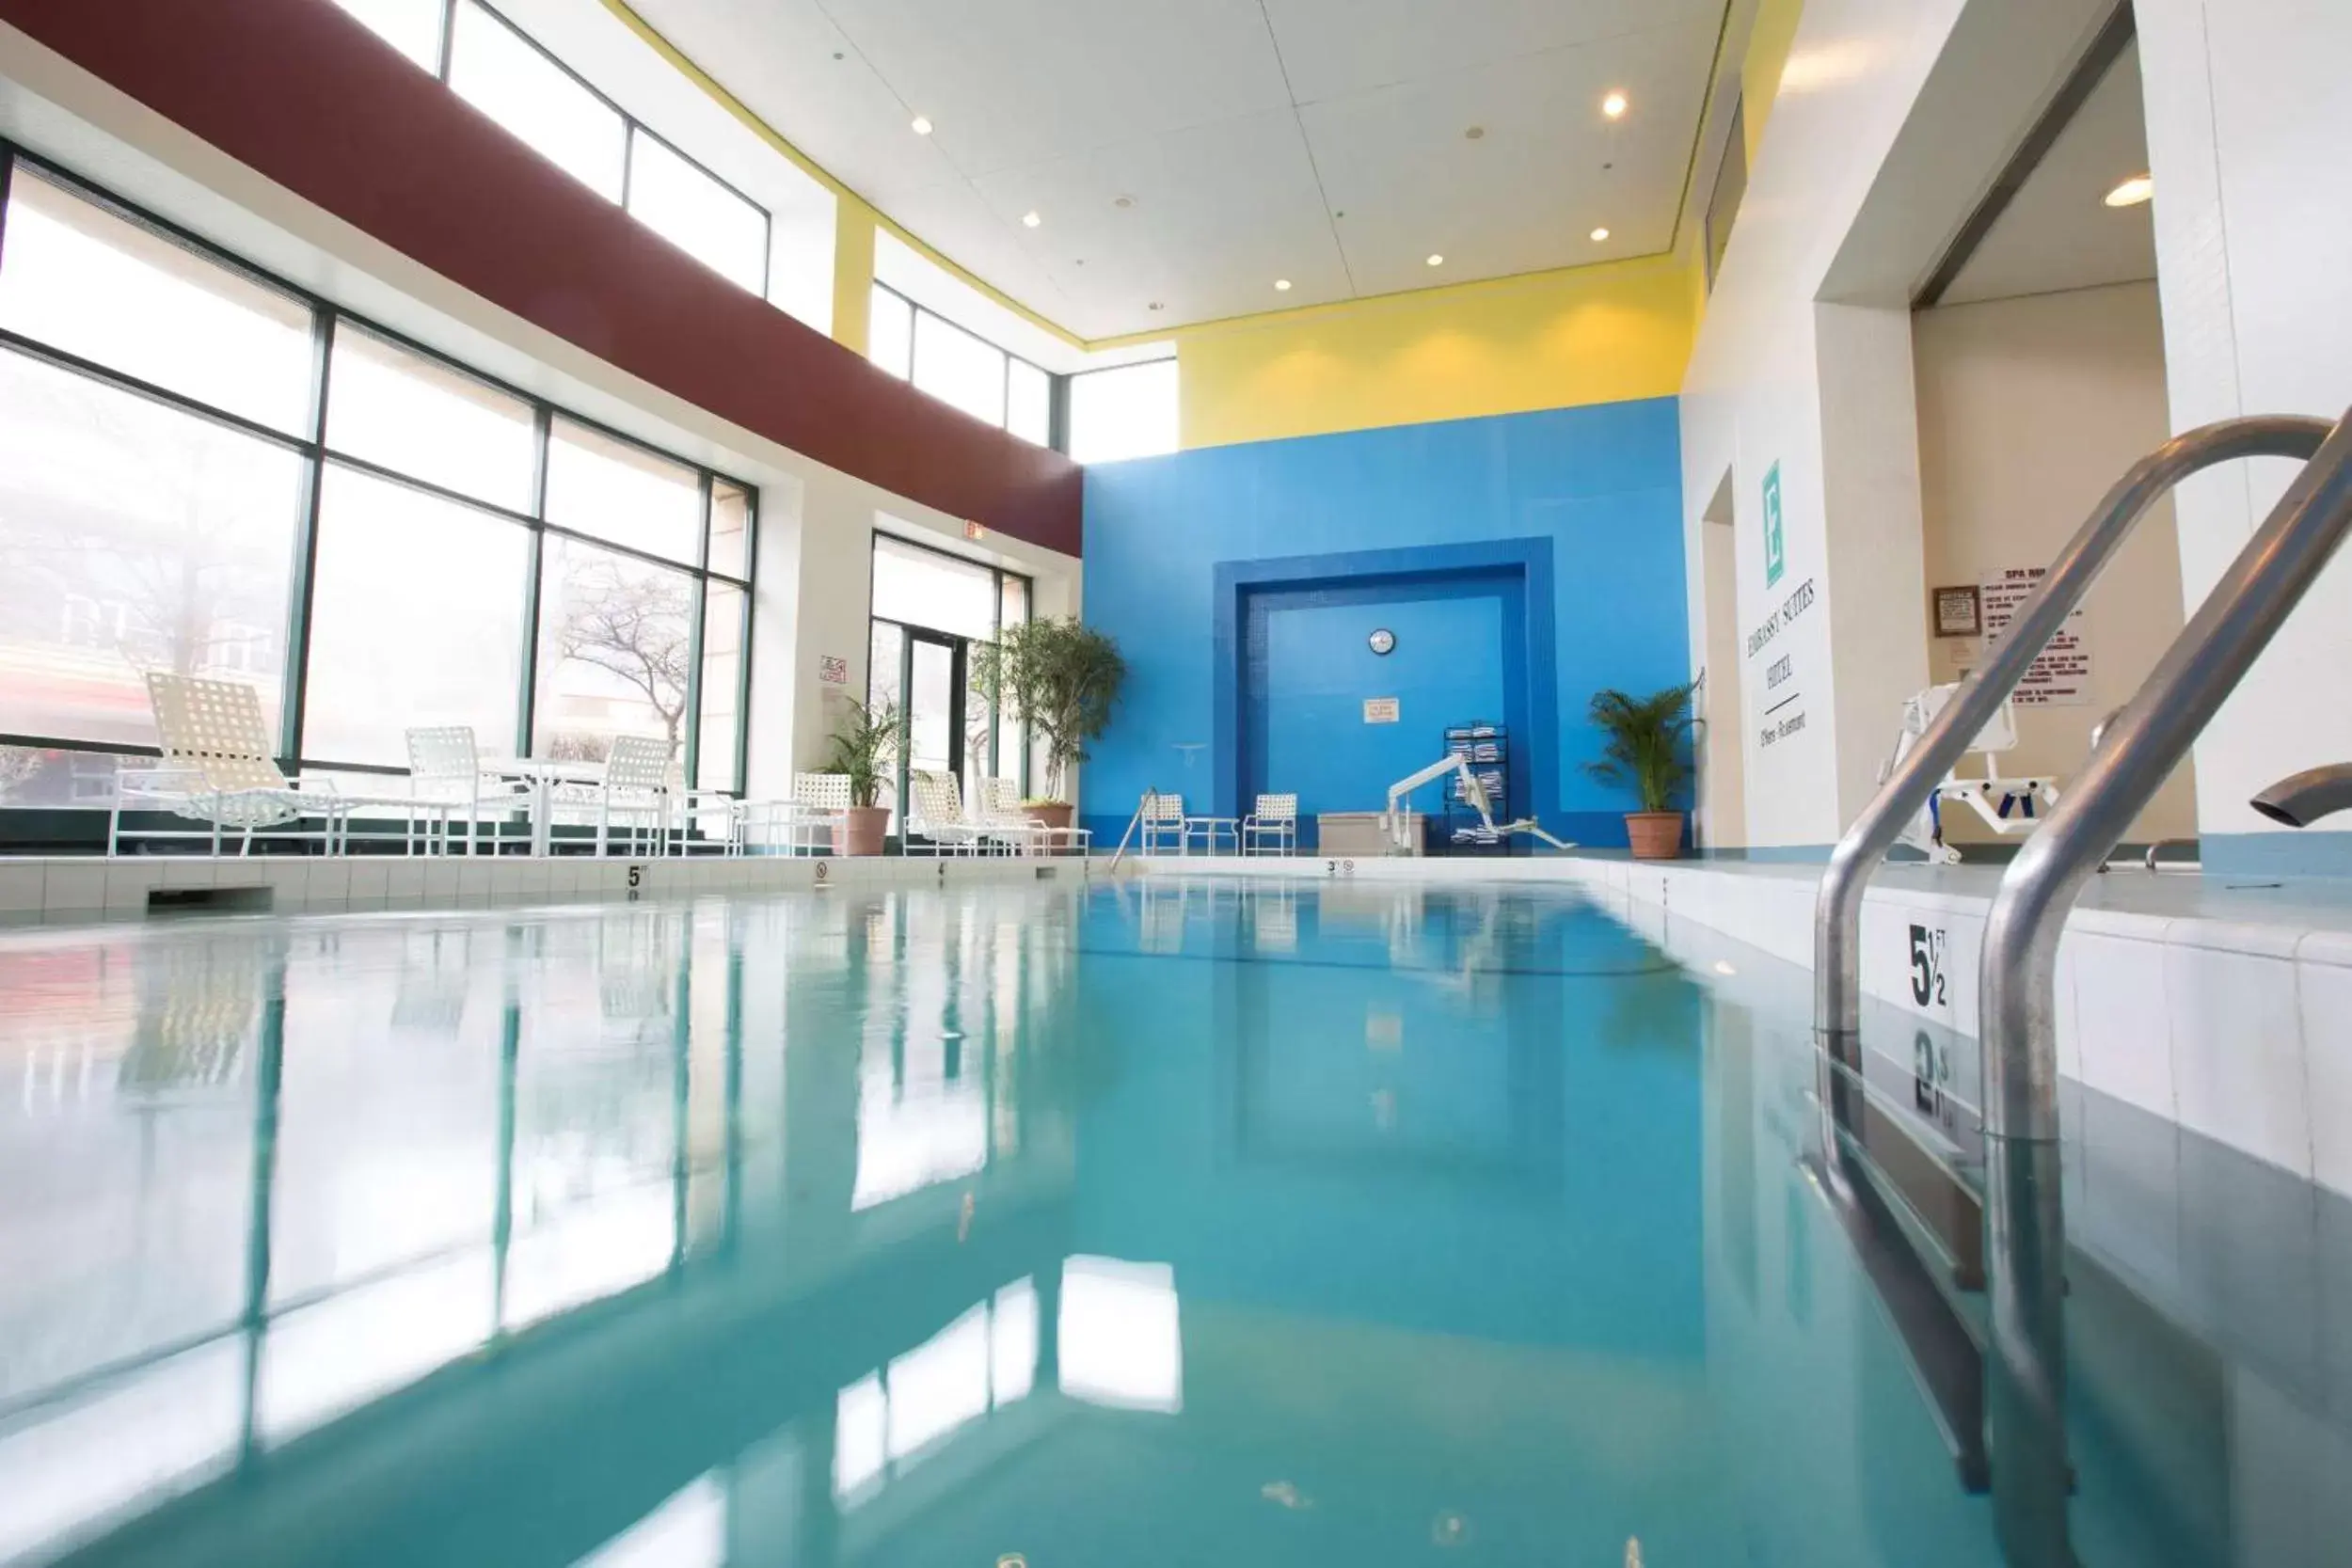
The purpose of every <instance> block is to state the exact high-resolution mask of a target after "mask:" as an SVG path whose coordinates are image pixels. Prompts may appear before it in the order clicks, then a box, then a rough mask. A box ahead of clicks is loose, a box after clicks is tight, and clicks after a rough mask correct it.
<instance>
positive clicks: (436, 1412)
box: [0, 879, 2343, 1568]
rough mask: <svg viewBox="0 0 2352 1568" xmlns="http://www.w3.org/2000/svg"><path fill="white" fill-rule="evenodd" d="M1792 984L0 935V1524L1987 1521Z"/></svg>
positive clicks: (1160, 962)
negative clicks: (1820, 1176) (1821, 1112)
mask: <svg viewBox="0 0 2352 1568" xmlns="http://www.w3.org/2000/svg"><path fill="white" fill-rule="evenodd" d="M1748 962H1749V960H1748V959H1747V958H1744V957H1740V958H1739V962H1738V964H1735V963H1734V962H1732V961H1731V960H1730V959H1721V960H1718V961H1717V965H1716V968H1717V969H1719V970H1720V971H1721V974H1711V973H1710V974H1709V980H1710V982H1715V981H1719V980H1721V979H1722V978H1723V976H1724V975H1729V974H1734V973H1736V972H1737V971H1739V970H1740V969H1742V968H1744V967H1745V966H1746V965H1747V964H1748ZM1754 962H1755V963H1756V964H1757V965H1765V964H1766V963H1767V962H1768V961H1767V960H1763V959H1760V958H1758V959H1756V960H1754ZM1755 978H1756V976H1755V974H1753V973H1751V974H1749V975H1748V976H1747V980H1745V981H1743V982H1742V983H1743V984H1744V983H1748V982H1750V981H1753V980H1755ZM1784 978H1785V976H1784ZM1769 1014H1770V1009H1763V1010H1761V1011H1759V1010H1758V1009H1757V1008H1756V1007H1755V1006H1750V1005H1749V1004H1747V1003H1744V1002H1741V1001H1740V1000H1736V999H1735V998H1734V997H1732V996H1731V995H1729V994H1726V990H1712V989H1709V987H1703V986H1701V985H1699V984H1696V983H1694V982H1693V980H1692V978H1691V977H1690V976H1689V975H1687V974H1685V972H1684V971H1683V970H1682V969H1680V968H1678V967H1677V965H1676V964H1675V963H1674V962H1672V961H1670V960H1669V959H1668V958H1667V957H1666V956H1665V955H1664V954H1663V953H1662V952H1661V950H1660V949H1659V948H1658V947H1657V946H1654V945H1652V944H1651V942H1647V941H1645V940H1644V939H1643V938H1641V937H1638V936H1636V935H1634V934H1633V933H1632V932H1631V931H1629V929H1627V928H1626V927H1623V926H1621V925H1619V924H1617V923H1616V922H1615V921H1613V920H1612V919H1610V918H1608V917H1607V916H1606V915H1604V914H1603V913H1601V912H1599V911H1597V910H1595V909H1594V908H1593V907H1591V906H1590V905H1588V904H1586V903H1584V902H1582V901H1581V900H1579V899H1578V898H1576V897H1573V896H1570V895H1549V894H1517V893H1511V894H1506V893H1502V892H1492V891H1489V892H1483V893H1482V892H1457V893H1446V892H1441V891H1436V890H1426V889H1423V890H1415V889H1397V888H1386V887H1375V886H1372V885H1369V884H1364V885H1345V884H1323V885H1316V884H1303V885H1296V886H1277V885H1270V884H1269V885H1258V886H1249V887H1245V886H1240V885H1236V884H1232V883H1227V884H1222V885H1219V884H1213V883H1205V882H1203V883H1191V884H1186V883H1181V882H1175V881H1171V880H1160V879H1152V880H1151V881H1149V882H1147V883H1145V884H1141V885H1136V884H1122V885H1120V886H1115V887H1114V886H1105V885H1102V884H1100V883H1098V884H1096V885H1095V886H1094V887H1092V888H1090V889H1085V888H1081V889H1073V888H1070V887H1068V886H1062V885H1056V884H1052V883H1040V884H1037V885H1036V886H1034V887H1031V886H1021V887H1003V888H990V889H980V890H974V891H970V892H952V891H936V892H934V891H924V892H908V893H882V892H874V893H857V892H851V891H849V890H843V889H835V890H833V891H829V892H823V893H818V894H811V895H795V896H788V897H777V898H772V899H739V900H728V901H699V902H694V903H691V904H689V903H679V904H637V905H625V906H604V907H593V908H580V909H569V910H541V911H485V910H478V911H465V912H461V913H447V914H410V915H346V916H326V917H313V918H300V919H274V918H269V917H247V918H234V919H201V920H188V921H183V922H157V923H151V924H149V925H147V926H144V927H108V928H87V929H82V930H70V929H33V930H20V931H18V932H15V933H12V934H8V935H6V936H0V1065H5V1068H6V1070H7V1073H8V1078H9V1080H10V1081H11V1082H10V1087H11V1090H12V1092H11V1094H10V1096H9V1100H8V1102H6V1103H5V1104H4V1105H0V1192H5V1194H6V1195H7V1196H6V1203H5V1208H0V1561H15V1560H30V1561H41V1560H50V1559H53V1558H56V1557H60V1556H63V1557H68V1558H70V1559H71V1560H73V1561H76V1562H86V1563H92V1564H101V1563H103V1564H110V1565H111V1564H133V1563H139V1564H146V1563H154V1564H165V1563H168V1564H173V1565H175V1568H176V1565H185V1564H223V1565H226V1564H236V1565H239V1568H253V1565H258V1564H270V1563H322V1564H324V1563H332V1564H337V1565H347V1568H360V1565H371V1564H380V1565H384V1568H393V1565H399V1568H413V1565H422V1564H432V1565H437V1568H438V1565H456V1564H475V1563H480V1564H496V1565H501V1568H509V1565H514V1568H522V1565H532V1564H548V1565H551V1568H560V1565H564V1564H569V1563H573V1562H576V1561H581V1560H588V1561H594V1562H597V1563H605V1564H611V1563H631V1564H677V1565H681V1568H708V1565H715V1564H720V1563H730V1564H740V1565H749V1564H776V1565H785V1564H789V1565H793V1568H814V1565H825V1564H843V1563H874V1564H890V1565H898V1564H907V1565H915V1568H927V1565H931V1564H937V1565H940V1568H948V1565H961V1564H977V1565H982V1568H985V1565H989V1564H1002V1563H1006V1562H1007V1561H1008V1560H1010V1559H1015V1558H1017V1559H1018V1560H1019V1561H1020V1562H1021V1563H1024V1564H1026V1565H1028V1568H1073V1565H1089V1568H1092V1565H1110V1564H1158V1563H1168V1564H1204V1563H1205V1564H1219V1565H1224V1568H1259V1565H1272V1564H1292V1563H1297V1564H1324V1563H1330V1564H1342V1563H1344V1564H1390V1563H1395V1564H1420V1563H1435V1564H1442V1563H1447V1562H1455V1561H1458V1562H1462V1563H1490V1564H1514V1565H1516V1564H1528V1565H1536V1564H1545V1565H1550V1564H1602V1565H1607V1568H1618V1565H1620V1564H1626V1563H1632V1562H1637V1561H1638V1562H1640V1563H1644V1564H1646V1565H1648V1568H1668V1565H1697V1564H1705V1565H1721V1564H1783V1563H1785V1564H1804V1565H1806V1568H1866V1565H1867V1568H1876V1565H1885V1568H1940V1565H1946V1564H1949V1565H1954V1568H1963V1565H1965V1568H1975V1565H1980V1564H1993V1563H1994V1562H1996V1561H1997V1560H1998V1558H1997V1553H1996V1552H1995V1551H1994V1547H1993V1545H1992V1544H1991V1519H1990V1511H1989V1508H1988V1505H1987V1504H1986V1503H1985V1502H1984V1501H1983V1500H1982V1499H1981V1498H1978V1497H1969V1496H1967V1495H1966V1494H1965V1493H1964V1492H1963V1489H1962V1487H1961V1486H1960V1484H1959V1482H1958V1481H1957V1479H1956V1475H1955V1471H1954V1467H1953V1465H1952V1463H1951V1461H1950V1459H1949V1457H1948V1455H1947V1451H1946V1449H1945V1448H1944V1445H1943V1443H1942V1442H1941V1441H1940V1439H1939V1438H1938V1436H1937V1433H1936V1430H1935V1428H1934V1426H1933V1424H1932V1422H1931V1419H1930V1416H1929V1407H1928V1404H1927V1402H1926V1401H1925V1400H1924V1399H1923V1398H1922V1397H1921V1394H1920V1392H1919V1390H1918V1388H1917V1387H1916V1386H1915V1383H1914V1380H1913V1377H1912V1375H1911V1373H1910V1371H1909V1370H1908V1366H1907V1364H1906V1361H1905V1359H1904V1356H1903V1354H1902V1352H1901V1348H1900V1346H1899V1342H1898V1340H1897V1338H1896V1336H1895V1334H1894V1332H1893V1331H1892V1330H1891V1329H1890V1327H1889V1325H1888V1322H1887V1320H1886V1317H1885V1315H1884V1313H1883V1310H1882V1309H1881V1307H1880V1306H1879V1304H1878V1299H1877V1297H1876V1296H1875V1295H1874V1293H1873V1291H1872V1289H1871V1287H1870V1285H1869V1284H1868V1282H1867V1280H1866V1278H1865V1276H1864V1275H1863V1273H1862V1271H1861V1269H1860V1268H1859V1267H1858V1266H1857V1264H1856V1262H1855V1259H1854V1254H1853V1251H1852V1248H1851V1246H1850V1244H1849V1243H1848V1241H1847V1239H1846V1237H1845V1235H1844V1234H1843V1233H1842V1232H1841V1231H1840V1229H1839V1228H1838V1227H1837V1225H1836V1222H1835V1221H1834V1220H1833V1218H1832V1216H1831V1214H1830V1212H1829V1210H1828V1208H1827V1206H1826V1204H1825V1202H1824V1200H1823V1196H1822V1194H1821V1192H1820V1189H1819V1188H1818V1186H1817V1185H1816V1183H1815V1179H1814V1178H1813V1177H1811V1176H1809V1175H1808V1174H1807V1172H1806V1170H1805V1169H1804V1166H1803V1164H1802V1163H1801V1155H1802V1154H1803V1153H1804V1150H1805V1148H1806V1147H1807V1143H1808V1139H1809V1138H1810V1137H1811V1136H1812V1135H1813V1133H1812V1128H1813V1126H1814V1125H1815V1123H1816V1121H1817V1119H1818V1118H1817V1116H1816V1112H1815V1110H1814V1103H1813V1099H1812V1085H1813V1068H1812V1062H1811V1059H1810V1056H1809V1054H1808V1051H1807V1049H1806V1045H1805V1040H1804V1033H1803V1029H1802V1025H1801V1023H1800V1024H1797V1025H1790V1024H1789V1023H1788V1022H1786V1021H1775V1020H1774V1019H1773V1018H1772V1017H1771V1016H1769ZM2080 1293H2082V1291H2081V1288H2080V1287H2079V1286H2078V1294H2080ZM2118 1321H2131V1322H2137V1319H2129V1320H2118ZM2168 1343H2169V1342H2168ZM2118 1354H2125V1356H2126V1360H2127V1361H2128V1363H2129V1364H2130V1365H2132V1366H2134V1367H2144V1366H2147V1365H2150V1364H2153V1362H2155V1361H2159V1360H2162V1359H2163V1358H2164V1357H2165V1356H2166V1355H2167V1354H2169V1353H2168V1352H2167V1351H2166V1350H2165V1348H2164V1346H2163V1345H2159V1346H2158V1347H2157V1348H2156V1349H2155V1350H2154V1351H2152V1352H2147V1353H2145V1354H2143V1353H2141V1352H2139V1351H2136V1350H2132V1351H2126V1352H2119V1353H2118ZM2135 1358H2136V1359H2135ZM2173 1359H2177V1356H2174V1357H2173ZM2093 1386H2095V1379H2094V1385H2093ZM2195 1414H2196V1413H2195V1412H2194V1411H2191V1412H2189V1413H2188V1414H2187V1415H2183V1414H2181V1413H2180V1412H2170V1411H2168V1412H2165V1413H2160V1416H2159V1418H2157V1419H2156V1422H2155V1427H2154V1430H2156V1431H2159V1432H2161V1433H2185V1432H2186V1431H2187V1424H2188V1423H2189V1422H2190V1420H2191V1418H2193V1417H2194V1416H2195ZM2112 1424H2114V1423H2112V1422H2110V1425H2112ZM2123 1425H2124V1428H2125V1435H2126V1436H2127V1437H2128V1436H2130V1434H2131V1433H2132V1432H2134V1431H2137V1428H2134V1427H2132V1426H2131V1424H2130V1423H2129V1422H2125V1423H2123ZM2090 1435H2091V1436H2092V1437H2093V1438H2094V1439H2095V1437H2096V1434H2095V1433H2093V1434H2090ZM2202 1441H2203V1438H2202V1437H2201V1436H2196V1435H2184V1436H2182V1438H2181V1442H2180V1443H2179V1445H2177V1447H2178V1448H2179V1449H2180V1451H2181V1453H2183V1454H2186V1455H2187V1457H2186V1458H2181V1457H2180V1456H2179V1455H2178V1454H2169V1453H2166V1452H2162V1451H2160V1452H2159V1457H2158V1460H2157V1461H2154V1462H2152V1463H2150V1464H2138V1463H2137V1460H2135V1464H2136V1465H2137V1468H2135V1467H2133V1465H2121V1466H2119V1465H2116V1464H2111V1463H2109V1462H2108V1461H2107V1460H2106V1459H2105V1458H2101V1457H2099V1456H2101V1455H2103V1454H2105V1453H2106V1451H2107V1450H2106V1449H2101V1448H2099V1447H2098V1444H2097V1442H2096V1441H2095V1440H2094V1441H2092V1442H2091V1443H2090V1447H2089V1449H2087V1457H2085V1458H2084V1459H2083V1460H2082V1461H2081V1463H2082V1464H2083V1465H2084V1470H2085V1486H2084V1492H2085V1496H2086V1501H2085V1504H2084V1505H2083V1506H2085V1507H2086V1508H2090V1507H2091V1506H2093V1505H2094V1504H2095V1505H2096V1506H2098V1507H2099V1508H2101V1509H2104V1510H2106V1511H2107V1512H2108V1513H2113V1514H2115V1515H2116V1516H2118V1517H2122V1516H2127V1515H2128V1516H2130V1517H2131V1518H2137V1519H2140V1520H2142V1521H2143V1526H2130V1525H2128V1524H2126V1525H2113V1524H2109V1525H2103V1526H2099V1527H2096V1528H2093V1529H2092V1530H2091V1536H2092V1538H2093V1539H2099V1540H2106V1541H2110V1542H2112V1543H2114V1545H2113V1548H2112V1552H2111V1555H2109V1556H2107V1557H2106V1558H2105V1559H2104V1560H2106V1561H2116V1562H2122V1561H2133V1562H2137V1561H2157V1560H2162V1561H2174V1560H2178V1561H2200V1560H2202V1561H2224V1560H2232V1553H2233V1550H2234V1546H2233V1544H2232V1543H2233V1542H2234V1541H2236V1540H2240V1539H2243V1538H2244V1535H2245V1532H2244V1530H2243V1529H2241V1528H2236V1527H2235V1526H2233V1524H2232V1523H2231V1521H2230V1520H2229V1519H2228V1518H2226V1517H2225V1518H2224V1520H2223V1521H2222V1523H2221V1525H2220V1526H2219V1527H2218V1528H2219V1529H2220V1530H2221V1534H2220V1536H2219V1537H2217V1538H2214V1537H2210V1536H2201V1535H2199V1534H2197V1533H2196V1531H2197V1530H2199V1529H2204V1528H2208V1525H2209V1522H2207V1523H2206V1524H2201V1523H2200V1522H2199V1521H2198V1520H2197V1519H2191V1520H2189V1521H2188V1523H2187V1524H2185V1525H2170V1524H2167V1523H2166V1520H2165V1513H2164V1510H2165V1509H2167V1508H2170V1509H2173V1510H2175V1511H2178V1510H2179V1509H2180V1508H2181V1507H2184V1506H2188V1505H2183V1504H2181V1503H2180V1501H2179V1498H2180V1497H2181V1496H2183V1495H2184V1493H2183V1488H2184V1487H2186V1488H2187V1489H2188V1490H2187V1493H2186V1494H2185V1495H2187V1496H2189V1497H2191V1499H2192V1504H2193V1502H2194V1499H2195V1498H2196V1497H2201V1496H2203V1493H2201V1492H2200V1491H2198V1487H2199V1486H2201V1485H2207V1483H2208V1482H2209V1481H2210V1476H2209V1474H2208V1472H2209V1470H2210V1468H2211V1466H2210V1465H2207V1464H2206V1463H2205V1462H2204V1461H2201V1460H2200V1459H2199V1458H2198V1457H2197V1454H2196V1452H2194V1451H2193V1450H2195V1449H2197V1445H2198V1444H2199V1443H2200V1442H2202ZM2109 1446H2110V1447H2113V1444H2110V1445H2109ZM2124 1447H2125V1449H2127V1450H2128V1452H2129V1454H2131V1455H2138V1454H2141V1453H2142V1452H2143V1451H2144V1450H2145V1449H2147V1447H2148V1445H2146V1444H2137V1445H2136V1446H2135V1445H2134V1444H2129V1443H2127V1444H2125V1445H2124ZM2158 1448H2159V1449H2160V1450H2161V1449H2162V1446H2161V1445H2160V1444H2159V1445H2158ZM2168 1464H2169V1465H2170V1469H2169V1471H2168V1469H2167V1465H2168ZM2142 1472H2147V1473H2144V1474H2143V1473H2142ZM2220 1474H2221V1477H2222V1480H2221V1482H2220V1487H2221V1492H2222V1495H2223V1497H2224V1505H2223V1506H2224V1508H2225V1512H2226V1509H2227V1507H2228V1505H2229V1502H2230V1500H2231V1499H2232V1498H2233V1497H2235V1495H2236V1494H2235V1493H2234V1492H2233V1490H2232V1483H2231V1481H2230V1477H2231V1476H2232V1475H2233V1462H2232V1461H2231V1460H2230V1459H2229V1458H2228V1456H2227V1455H2226V1454H2225V1455H2224V1457H2223V1459H2222V1460H2221V1461H2220ZM2207 1489H2208V1490H2210V1486H2209V1485H2208V1486H2207ZM2311 1490H2312V1495H2317V1494H2318V1492H2319V1490H2320V1485H2319V1483H2318V1482H2316V1481H2314V1482H2313V1483H2312V1489H2311ZM2159 1491H2162V1493H2163V1495H2162V1496H2159ZM2111 1502H2112V1506H2110V1503H2111ZM2191 1512H2192V1513H2193V1512H2194V1508H2193V1507H2192V1508H2191ZM2143 1527H2144V1528H2143ZM2103 1528H2104V1529H2106V1531H2107V1534H2106V1536H2104V1537H2102V1536H2100V1535H2099V1530H2100V1529H2103ZM2135 1529H2137V1530H2138V1531H2139V1533H2138V1534H2134V1533H2133V1531H2134V1530H2135ZM2118 1530H2122V1532H2123V1533H2121V1534H2118V1533H2116V1532H2117V1531H2118ZM2142 1537H2145V1538H2146V1539H2149V1540H2153V1541H2155V1542H2156V1543H2157V1544H2156V1545H2155V1546H2153V1547H2150V1546H2144V1545H2142V1544H2137V1543H2138V1542H2140V1541H2141V1539H2142ZM2152 1551H2153V1552H2156V1553H2158V1554H2159V1555H2155V1556H2150V1555H2147V1554H2148V1553H2149V1552H2152ZM2183 1553H2193V1554H2195V1555H2181V1554H2183ZM2086 1556H2087V1558H2088V1559H2089V1560H2101V1559H2097V1558H2090V1554H2089V1553H2088V1551H2087V1552H2086ZM2244 1560H2246V1561H2248V1562H2249V1563H2250V1562H2252V1561H2254V1560H2263V1561H2265V1562H2270V1561H2284V1560H2295V1561H2300V1560H2302V1559H2299V1558H2291V1557H2282V1556H2279V1555H2276V1554H2265V1555H2264V1556H2263V1557H2261V1558H2260V1559H2257V1558H2254V1557H2247V1558H2246V1559H2244ZM2309 1560H2311V1561H2313V1562H2317V1561H2321V1560H2328V1559H2324V1558H2322V1557H2318V1556H2314V1557H2312V1558H2310V1559H2309ZM2333 1560H2337V1561H2341V1560H2343V1559H2340V1558H2339V1559H2333Z"/></svg>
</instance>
